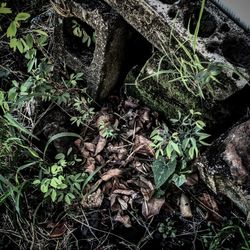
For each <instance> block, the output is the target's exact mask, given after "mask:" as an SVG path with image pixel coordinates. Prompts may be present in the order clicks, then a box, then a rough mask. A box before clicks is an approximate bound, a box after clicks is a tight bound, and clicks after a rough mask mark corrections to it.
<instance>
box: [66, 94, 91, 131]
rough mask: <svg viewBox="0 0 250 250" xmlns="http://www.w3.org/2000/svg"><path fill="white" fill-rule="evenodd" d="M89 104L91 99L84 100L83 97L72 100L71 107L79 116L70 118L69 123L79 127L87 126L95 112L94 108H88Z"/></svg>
mask: <svg viewBox="0 0 250 250" xmlns="http://www.w3.org/2000/svg"><path fill="white" fill-rule="evenodd" d="M90 104H91V99H85V98H84V97H81V98H79V97H76V98H75V99H74V104H73V107H74V108H75V110H76V112H78V113H79V115H77V116H73V117H71V119H70V121H71V122H72V124H74V123H76V125H77V126H78V127H79V126H80V125H85V124H88V123H89V122H90V121H91V120H92V118H93V116H94V114H95V112H94V108H91V107H90Z"/></svg>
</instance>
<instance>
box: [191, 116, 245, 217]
mask: <svg viewBox="0 0 250 250" xmlns="http://www.w3.org/2000/svg"><path fill="white" fill-rule="evenodd" d="M196 165H197V166H198V169H199V171H200V175H201V178H202V179H203V180H204V181H205V182H206V184H207V185H208V186H209V187H210V188H211V189H212V190H213V191H214V192H215V193H216V194H217V193H221V194H223V195H226V196H227V197H228V198H229V199H231V200H232V201H233V202H234V203H235V204H236V205H237V206H238V207H239V208H240V209H241V210H242V211H243V212H244V214H245V215H248V214H249V212H250V193H249V188H250V184H249V180H250V119H249V120H247V121H246V122H243V123H241V124H239V125H237V126H235V127H234V128H232V129H231V130H230V131H229V132H228V133H226V134H224V135H222V136H221V137H220V138H218V139H217V140H216V141H215V142H214V143H213V145H212V146H211V147H210V148H209V150H207V151H206V152H205V153H204V154H203V155H202V156H201V157H200V158H199V159H198V160H197V162H196Z"/></svg>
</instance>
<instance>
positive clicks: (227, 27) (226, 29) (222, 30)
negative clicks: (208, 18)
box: [220, 23, 230, 33]
mask: <svg viewBox="0 0 250 250" xmlns="http://www.w3.org/2000/svg"><path fill="white" fill-rule="evenodd" d="M220 31H221V32H225V33H226V32H228V31H230V27H229V26H228V24H227V23H223V24H222V25H221V26H220Z"/></svg>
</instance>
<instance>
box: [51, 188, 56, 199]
mask: <svg viewBox="0 0 250 250" xmlns="http://www.w3.org/2000/svg"><path fill="white" fill-rule="evenodd" d="M50 197H51V200H52V201H53V202H55V201H56V197H57V192H56V190H55V189H53V190H52V192H51V194H50Z"/></svg>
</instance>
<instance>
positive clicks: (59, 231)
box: [49, 222, 67, 238]
mask: <svg viewBox="0 0 250 250" xmlns="http://www.w3.org/2000/svg"><path fill="white" fill-rule="evenodd" d="M66 231H67V224H66V223H65V222H60V223H56V224H54V227H53V229H52V230H51V232H50V234H49V236H50V237H51V238H59V237H61V236H63V235H64V234H65V233H66Z"/></svg>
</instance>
